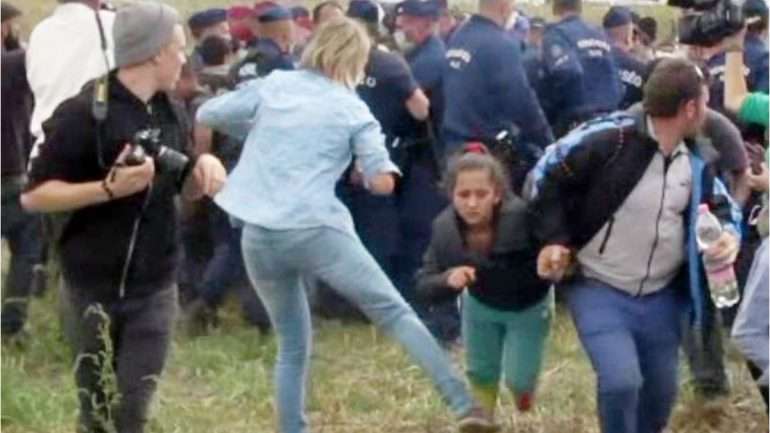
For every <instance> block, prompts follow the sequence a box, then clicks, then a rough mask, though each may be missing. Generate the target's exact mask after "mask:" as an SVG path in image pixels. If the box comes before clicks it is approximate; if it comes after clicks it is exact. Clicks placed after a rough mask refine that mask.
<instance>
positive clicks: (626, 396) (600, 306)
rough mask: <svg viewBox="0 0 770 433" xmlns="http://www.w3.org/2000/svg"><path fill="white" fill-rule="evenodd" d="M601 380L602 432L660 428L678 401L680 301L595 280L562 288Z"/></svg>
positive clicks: (647, 432) (641, 432)
mask: <svg viewBox="0 0 770 433" xmlns="http://www.w3.org/2000/svg"><path fill="white" fill-rule="evenodd" d="M563 290H564V291H565V294H566V298H567V305H568V307H569V309H570V312H571V313H572V319H573V321H574V323H575V327H576V328H577V331H578V334H579V336H580V341H581V342H582V344H583V347H584V349H585V351H586V352H587V354H588V357H589V358H590V360H591V365H592V366H593V369H594V371H595V372H596V374H597V376H598V379H597V382H598V388H599V389H598V396H597V401H598V406H599V407H598V409H599V420H600V423H601V428H602V432H603V433H660V431H661V430H663V428H664V427H665V426H666V423H667V422H668V418H669V416H670V415H671V410H672V408H673V406H674V402H675V401H676V393H677V386H678V383H677V366H678V350H679V341H680V333H681V322H680V318H681V313H682V308H681V305H682V304H681V301H680V298H679V295H678V294H677V293H676V291H675V290H674V288H673V287H667V288H665V289H663V290H661V291H660V292H657V293H654V294H651V295H647V296H641V297H634V296H630V295H628V294H626V293H624V292H621V291H620V290H618V289H615V288H613V287H610V286H608V285H607V284H604V283H602V282H600V281H596V280H579V281H576V282H574V283H570V284H568V285H567V286H565V287H564V288H563Z"/></svg>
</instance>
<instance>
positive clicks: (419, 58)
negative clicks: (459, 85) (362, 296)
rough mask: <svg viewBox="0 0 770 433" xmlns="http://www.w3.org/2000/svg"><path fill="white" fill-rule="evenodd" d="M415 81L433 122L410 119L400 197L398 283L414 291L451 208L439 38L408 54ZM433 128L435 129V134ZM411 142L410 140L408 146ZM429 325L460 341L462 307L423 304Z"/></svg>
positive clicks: (428, 11)
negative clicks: (444, 184)
mask: <svg viewBox="0 0 770 433" xmlns="http://www.w3.org/2000/svg"><path fill="white" fill-rule="evenodd" d="M440 10H441V6H440V5H439V3H438V2H437V1H435V0H427V1H425V0H407V1H405V2H403V3H402V4H401V6H400V8H399V13H400V14H402V15H409V16H415V17H424V18H429V19H432V20H434V21H437V20H438V17H439V14H440ZM405 58H406V61H407V62H408V64H409V67H410V68H411V70H412V73H413V74H414V78H415V79H416V80H417V83H418V84H419V85H420V88H421V89H422V90H423V92H425V94H426V95H427V96H428V98H429V100H430V122H429V123H428V122H419V121H417V120H415V119H414V118H412V117H411V116H410V117H409V119H408V125H410V126H409V129H410V131H409V133H408V134H409V137H410V139H412V140H415V142H414V145H413V146H412V147H411V148H410V151H409V158H408V161H407V164H406V165H405V166H404V167H401V169H402V172H403V173H404V178H403V179H402V182H401V187H400V191H399V195H398V210H399V221H400V229H401V230H400V233H401V242H400V243H399V247H400V248H399V253H398V256H397V265H398V266H397V274H396V280H397V282H398V284H399V285H400V286H401V287H406V288H407V292H409V293H411V292H412V291H413V290H414V289H413V286H414V284H415V280H414V275H415V274H416V273H417V271H418V269H419V268H420V266H421V265H422V258H423V255H424V253H425V250H426V249H427V248H428V244H429V243H430V238H431V227H432V224H433V220H434V219H435V218H436V217H437V216H438V214H439V213H440V212H441V211H442V210H443V209H444V208H445V207H446V206H447V205H448V202H447V199H446V195H445V194H444V192H443V191H441V190H440V189H439V187H438V179H439V178H440V172H439V167H440V166H441V160H442V159H443V153H444V152H443V146H442V145H441V143H440V142H439V141H438V140H437V136H438V133H439V131H438V129H437V128H438V126H439V125H440V124H441V116H442V114H443V110H444V98H443V93H442V82H443V74H444V66H445V64H446V47H445V45H444V42H443V41H442V40H441V39H440V38H439V37H438V36H436V35H433V36H430V37H428V38H427V39H426V40H425V41H423V42H422V43H421V44H419V45H417V46H415V47H414V48H413V49H411V50H409V51H408V52H406V53H405ZM429 128H430V130H429ZM408 141H409V139H408V140H407V142H408ZM418 310H421V311H420V312H421V313H422V315H423V319H424V320H425V321H426V325H427V326H428V328H429V329H430V330H431V332H433V334H434V335H435V336H436V338H438V339H439V340H440V341H454V340H456V339H457V338H458V337H459V335H460V315H459V311H458V309H457V303H455V302H451V301H450V302H448V303H447V305H442V304H434V305H430V306H422V305H420V306H418Z"/></svg>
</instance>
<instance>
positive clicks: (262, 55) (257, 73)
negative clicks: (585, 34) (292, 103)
mask: <svg viewBox="0 0 770 433" xmlns="http://www.w3.org/2000/svg"><path fill="white" fill-rule="evenodd" d="M258 19H259V22H260V23H270V22H275V21H281V20H291V12H289V10H288V9H286V8H284V7H282V6H275V7H272V8H270V9H267V10H266V11H265V12H264V13H262V15H260V16H259V18H258ZM276 69H282V70H292V69H294V58H293V57H292V56H291V54H289V53H286V52H283V51H282V50H281V47H280V46H278V44H277V43H276V42H275V41H274V40H272V39H269V38H258V39H256V40H255V41H254V42H253V44H252V45H251V46H250V47H249V50H248V52H247V53H246V56H244V58H243V59H242V60H241V61H239V62H238V63H236V64H235V65H234V66H233V68H232V71H231V80H232V81H233V82H235V83H242V82H244V81H248V80H253V79H255V78H259V77H265V76H267V75H268V74H270V73H271V72H273V71H274V70H276Z"/></svg>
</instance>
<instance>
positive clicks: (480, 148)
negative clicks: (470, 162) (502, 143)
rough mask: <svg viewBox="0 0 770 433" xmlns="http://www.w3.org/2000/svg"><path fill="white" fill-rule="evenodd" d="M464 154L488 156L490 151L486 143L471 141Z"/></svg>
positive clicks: (466, 145) (467, 144)
mask: <svg viewBox="0 0 770 433" xmlns="http://www.w3.org/2000/svg"><path fill="white" fill-rule="evenodd" d="M463 153H478V154H479V155H487V154H489V149H487V146H485V145H484V143H481V142H478V141H471V142H468V143H466V144H465V147H464V148H463Z"/></svg>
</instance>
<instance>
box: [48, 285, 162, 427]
mask: <svg viewBox="0 0 770 433" xmlns="http://www.w3.org/2000/svg"><path fill="white" fill-rule="evenodd" d="M115 291H117V288H115ZM93 294H94V291H91V290H88V291H86V290H82V289H79V288H76V287H73V286H71V285H69V284H67V283H66V282H64V281H63V283H62V286H61V299H62V310H63V311H62V313H63V319H64V328H65V333H66V334H67V337H68V339H69V341H70V344H71V345H72V348H73V352H74V354H75V382H76V384H77V388H78V400H79V402H80V418H79V422H78V432H80V433H101V432H106V431H113V430H112V427H113V426H114V429H115V430H114V431H117V432H118V433H141V432H143V431H144V425H145V424H146V422H147V416H148V410H149V406H150V402H151V399H152V396H153V394H154V393H155V389H156V387H157V381H158V379H159V378H160V374H161V372H162V371H163V367H164V364H165V361H166V356H167V354H168V350H169V346H170V342H171V330H172V326H173V323H174V319H175V316H176V312H177V289H176V287H175V286H174V285H166V286H165V287H159V288H158V290H157V291H154V292H152V294H151V295H148V296H144V297H136V298H125V299H123V300H118V301H111V302H104V301H99V300H97V298H95V297H94V295H93Z"/></svg>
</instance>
